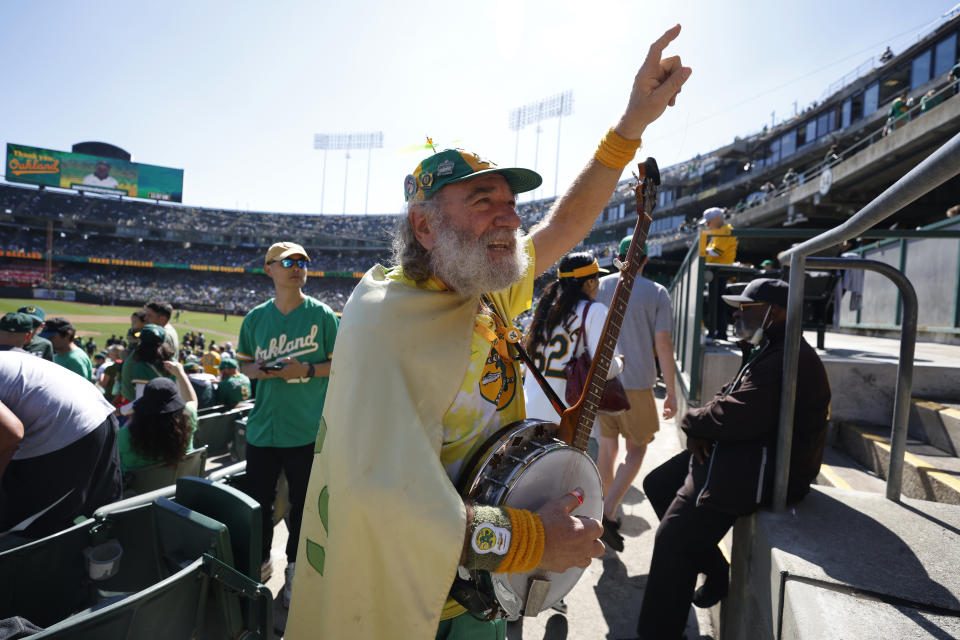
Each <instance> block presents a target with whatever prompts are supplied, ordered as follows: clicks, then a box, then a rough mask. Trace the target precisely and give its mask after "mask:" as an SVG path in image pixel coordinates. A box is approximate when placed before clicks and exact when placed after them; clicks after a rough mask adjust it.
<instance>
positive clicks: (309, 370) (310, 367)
mask: <svg viewBox="0 0 960 640" xmlns="http://www.w3.org/2000/svg"><path fill="white" fill-rule="evenodd" d="M307 377H308V378H312V377H313V363H312V362H308V363H307Z"/></svg>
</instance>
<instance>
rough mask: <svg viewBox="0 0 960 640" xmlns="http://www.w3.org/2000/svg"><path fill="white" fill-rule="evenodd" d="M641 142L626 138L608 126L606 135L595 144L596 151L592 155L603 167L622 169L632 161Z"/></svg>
mask: <svg viewBox="0 0 960 640" xmlns="http://www.w3.org/2000/svg"><path fill="white" fill-rule="evenodd" d="M641 142H642V141H641V140H627V139H626V138H624V137H623V136H621V135H620V134H619V133H617V132H616V131H614V130H613V127H610V130H609V131H607V135H605V136H603V140H601V141H600V144H599V145H597V151H596V153H594V154H593V157H595V158H596V159H597V162H599V163H600V164H602V165H603V166H605V167H610V168H611V169H623V168H624V167H625V166H627V165H628V164H630V162H632V161H633V157H634V156H635V155H637V149H639V148H640V144H641Z"/></svg>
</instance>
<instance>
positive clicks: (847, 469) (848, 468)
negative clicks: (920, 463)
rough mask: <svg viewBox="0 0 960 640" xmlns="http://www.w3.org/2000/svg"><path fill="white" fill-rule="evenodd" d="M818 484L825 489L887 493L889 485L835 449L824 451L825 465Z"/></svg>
mask: <svg viewBox="0 0 960 640" xmlns="http://www.w3.org/2000/svg"><path fill="white" fill-rule="evenodd" d="M816 483H817V484H818V485H821V486H824V487H835V488H837V489H849V490H853V491H866V492H868V493H881V494H882V493H885V492H886V490H887V489H886V487H887V483H886V482H885V481H884V480H883V478H881V477H879V476H878V475H877V474H876V473H874V472H873V471H870V470H869V469H867V468H866V467H864V466H863V465H861V464H860V463H859V462H857V461H856V460H854V459H853V458H851V457H850V456H848V455H847V454H845V453H843V452H842V451H840V450H839V449H837V448H835V447H826V448H824V451H823V463H822V464H821V465H820V474H819V475H818V476H817V480H816Z"/></svg>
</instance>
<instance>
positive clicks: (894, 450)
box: [807, 258, 920, 502]
mask: <svg viewBox="0 0 960 640" xmlns="http://www.w3.org/2000/svg"><path fill="white" fill-rule="evenodd" d="M807 268H808V269H864V270H867V271H874V272H876V273H879V274H880V275H882V276H885V277H886V278H887V279H888V280H890V281H891V282H893V284H895V285H896V286H897V289H899V290H900V295H901V297H902V298H903V317H902V320H901V322H900V362H899V363H898V364H897V387H896V391H895V393H894V399H893V422H892V424H891V426H890V463H889V465H888V467H887V498H888V499H889V500H893V501H894V502H900V492H901V486H902V484H903V458H904V453H905V452H906V448H907V428H908V426H909V418H910V395H911V392H912V390H913V355H914V352H915V351H916V346H917V314H918V313H919V309H920V305H919V303H918V302H917V291H916V289H914V288H913V284H912V283H911V282H910V280H909V279H908V278H907V277H906V276H905V275H904V274H903V272H902V271H900V270H898V269H895V268H894V267H892V266H890V265H888V264H887V263H885V262H880V261H879V260H864V259H862V258H807Z"/></svg>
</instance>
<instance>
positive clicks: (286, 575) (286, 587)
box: [283, 562, 297, 607]
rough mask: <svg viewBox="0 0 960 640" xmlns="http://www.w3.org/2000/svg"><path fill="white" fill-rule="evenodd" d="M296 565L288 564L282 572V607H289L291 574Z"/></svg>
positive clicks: (293, 563)
mask: <svg viewBox="0 0 960 640" xmlns="http://www.w3.org/2000/svg"><path fill="white" fill-rule="evenodd" d="M296 568H297V563H296V562H288V563H287V568H286V569H284V570H283V606H284V607H289V606H290V596H291V594H292V593H293V572H294V571H296Z"/></svg>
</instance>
